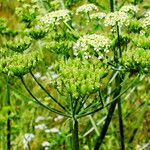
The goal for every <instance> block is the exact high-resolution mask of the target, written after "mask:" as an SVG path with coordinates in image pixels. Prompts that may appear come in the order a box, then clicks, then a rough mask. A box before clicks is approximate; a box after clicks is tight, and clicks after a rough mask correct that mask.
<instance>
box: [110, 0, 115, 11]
mask: <svg viewBox="0 0 150 150" xmlns="http://www.w3.org/2000/svg"><path fill="white" fill-rule="evenodd" d="M110 11H111V12H114V11H115V0H110Z"/></svg>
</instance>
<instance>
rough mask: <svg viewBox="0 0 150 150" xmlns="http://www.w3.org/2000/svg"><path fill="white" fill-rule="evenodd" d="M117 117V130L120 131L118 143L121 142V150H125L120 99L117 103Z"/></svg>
mask: <svg viewBox="0 0 150 150" xmlns="http://www.w3.org/2000/svg"><path fill="white" fill-rule="evenodd" d="M118 116H119V129H120V139H121V141H120V142H121V150H125V144H124V130H123V119H122V108H121V99H120V100H119V101H118Z"/></svg>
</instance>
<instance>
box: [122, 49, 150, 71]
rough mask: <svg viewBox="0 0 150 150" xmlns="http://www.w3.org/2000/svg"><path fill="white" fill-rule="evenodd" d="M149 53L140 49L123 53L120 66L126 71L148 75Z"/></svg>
mask: <svg viewBox="0 0 150 150" xmlns="http://www.w3.org/2000/svg"><path fill="white" fill-rule="evenodd" d="M149 58H150V51H149V50H144V49H142V48H138V49H133V50H128V51H125V52H123V55H122V64H123V66H124V67H125V70H126V71H131V72H132V71H134V72H140V73H148V72H149V70H150V59H149Z"/></svg>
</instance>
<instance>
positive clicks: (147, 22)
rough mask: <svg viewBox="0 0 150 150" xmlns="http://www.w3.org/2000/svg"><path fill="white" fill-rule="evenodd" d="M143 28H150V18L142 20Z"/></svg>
mask: <svg viewBox="0 0 150 150" xmlns="http://www.w3.org/2000/svg"><path fill="white" fill-rule="evenodd" d="M140 22H141V23H142V27H143V28H147V27H150V16H148V17H145V18H142V19H140Z"/></svg>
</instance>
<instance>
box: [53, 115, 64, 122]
mask: <svg viewBox="0 0 150 150" xmlns="http://www.w3.org/2000/svg"><path fill="white" fill-rule="evenodd" d="M63 118H64V117H63V116H60V115H59V116H58V117H56V118H54V121H59V120H62V119H63Z"/></svg>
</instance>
